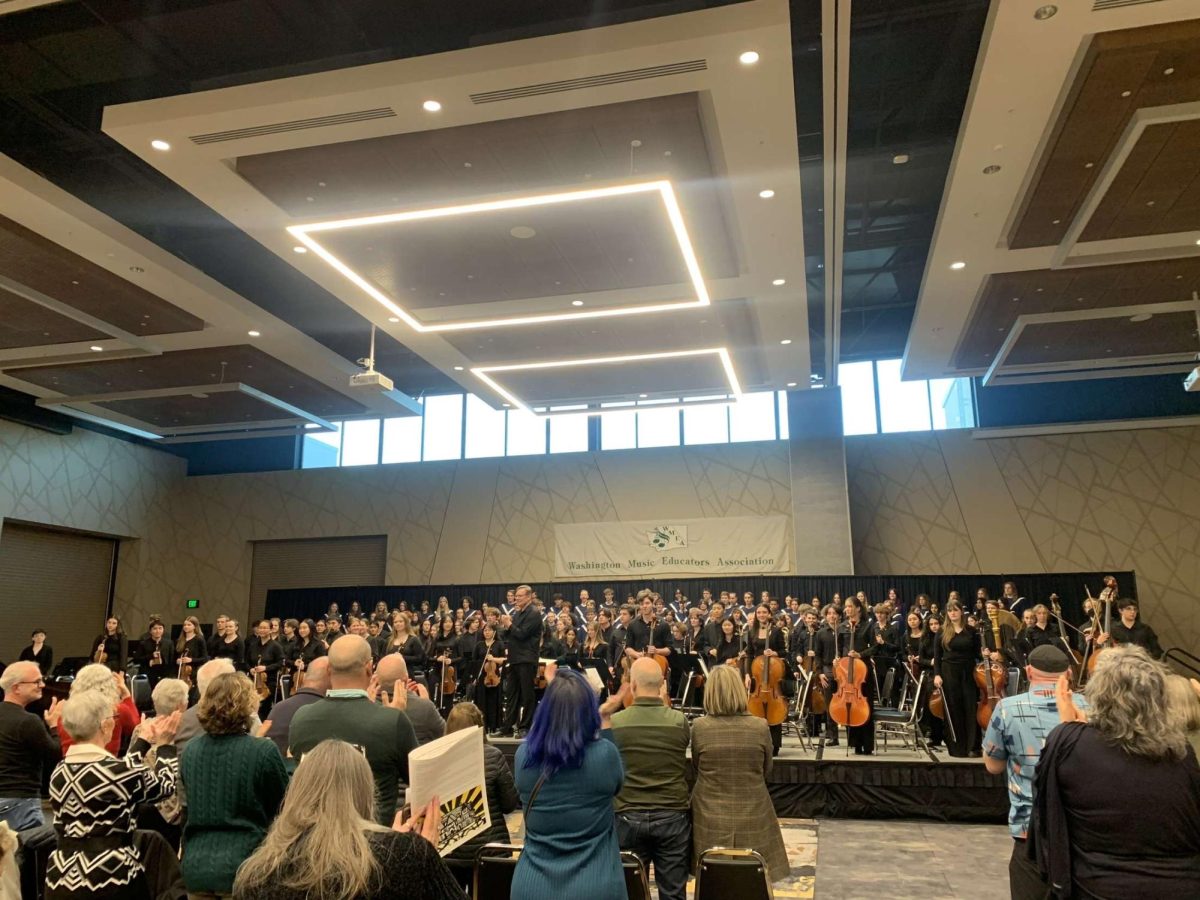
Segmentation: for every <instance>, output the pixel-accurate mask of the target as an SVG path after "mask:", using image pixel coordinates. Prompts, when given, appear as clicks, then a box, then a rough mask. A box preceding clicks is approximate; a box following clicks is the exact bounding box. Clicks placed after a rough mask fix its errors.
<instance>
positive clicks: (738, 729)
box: [692, 666, 791, 881]
mask: <svg viewBox="0 0 1200 900" xmlns="http://www.w3.org/2000/svg"><path fill="white" fill-rule="evenodd" d="M704 712H705V713H706V715H705V716H704V717H703V718H700V719H697V720H696V721H695V722H693V723H692V759H693V760H694V761H695V764H696V786H695V788H694V789H693V790H692V845H693V847H694V851H693V852H694V856H693V859H692V864H693V867H694V866H695V864H696V862H697V861H698V860H699V856H700V853H701V852H702V851H704V850H707V849H708V848H709V847H739V848H749V849H753V850H757V851H758V852H759V853H761V854H762V855H763V856H764V857H766V860H767V870H768V872H769V873H770V876H771V880H772V881H778V880H779V879H780V878H785V877H786V876H787V875H788V874H789V872H790V871H791V870H790V867H789V866H788V858H787V851H786V850H785V849H784V847H783V834H782V833H781V832H780V830H779V820H778V819H777V818H775V810H774V807H773V806H772V805H771V796H770V794H768V793H767V776H768V775H769V774H770V773H771V732H770V729H769V728H768V727H767V722H766V720H765V719H760V718H757V717H756V716H752V715H750V714H749V713H747V712H746V688H745V686H744V685H743V684H742V679H741V677H740V676H739V675H738V672H737V670H736V669H734V668H733V667H732V666H713V667H712V668H711V669H709V675H708V680H707V681H706V682H705V685H704Z"/></svg>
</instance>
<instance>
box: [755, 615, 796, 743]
mask: <svg viewBox="0 0 1200 900" xmlns="http://www.w3.org/2000/svg"><path fill="white" fill-rule="evenodd" d="M760 656H766V657H769V658H778V659H780V660H781V661H783V663H784V671H785V672H786V671H787V645H786V643H785V641H784V638H783V632H782V631H781V630H780V629H778V628H776V627H775V625H774V622H773V618H772V616H771V607H769V606H767V604H765V603H763V604H761V605H759V607H758V608H757V609H756V610H755V611H754V621H753V622H751V623H750V628H749V630H748V631H747V632H746V672H745V679H746V691H747V692H749V691H751V690H753V689H754V688H755V687H756V685H754V684H752V679H751V674H750V673H751V672H752V671H753V666H754V660H756V659H758V658H759V657H760ZM763 671H764V672H765V671H766V667H765V666H764V668H763ZM770 729H771V750H772V754H773V755H778V754H779V748H780V747H781V746H782V744H783V725H782V723H781V724H779V725H772V726H770Z"/></svg>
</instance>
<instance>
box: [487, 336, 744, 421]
mask: <svg viewBox="0 0 1200 900" xmlns="http://www.w3.org/2000/svg"><path fill="white" fill-rule="evenodd" d="M708 355H715V356H717V357H718V358H719V359H720V361H721V366H722V367H723V368H724V369H725V377H726V378H727V379H728V380H729V393H730V395H731V396H730V398H729V399H727V400H718V401H712V400H709V401H708V402H726V403H732V402H736V401H738V400H740V399H741V396H742V386H741V383H740V382H739V381H738V377H737V372H736V371H734V368H733V360H732V358H730V355H729V350H728V349H727V348H725V347H708V348H705V349H702V350H671V351H666V352H663V353H638V354H634V355H630V356H596V357H592V358H589V359H560V360H548V361H544V362H534V363H516V364H512V365H502V366H478V367H475V368H472V369H471V373H472V374H473V375H475V376H476V377H477V378H479V379H480V380H481V381H482V382H483V383H484V384H486V385H487V386H488V387H490V388H491V389H492V390H493V391H495V392H496V393H497V394H499V395H500V396H501V397H503V398H504V399H505V400H507V401H508V402H509V403H510V404H511V405H512V406H514V407H516V408H517V409H522V410H525V411H526V412H528V413H531V414H532V415H535V416H537V417H538V418H547V417H550V416H555V415H576V416H579V415H588V416H598V415H600V414H601V413H602V412H611V411H612V409H613V408H612V407H609V408H607V409H589V410H571V411H569V412H568V411H567V410H561V409H560V410H554V411H552V410H546V409H544V408H540V407H539V408H537V409H532V408H530V406H529V405H528V404H527V403H526V402H525V401H523V400H522V399H521V398H520V397H517V396H516V395H515V394H513V393H512V392H511V391H510V390H508V389H507V388H505V387H503V386H502V385H501V384H500V383H499V382H498V381H497V380H496V379H495V378H493V377H492V376H493V374H495V373H500V372H529V371H535V370H539V369H569V368H578V367H580V366H607V365H624V364H626V363H635V362H647V361H650V360H659V359H679V358H681V357H688V356H708ZM635 393H636V391H635ZM685 405H687V406H696V405H701V404H698V403H691V404H688V403H686V402H685V401H683V400H681V401H679V402H677V403H672V404H662V405H659V404H653V405H641V406H633V405H631V406H629V407H627V408H628V409H630V410H637V409H680V408H682V407H683V406H685Z"/></svg>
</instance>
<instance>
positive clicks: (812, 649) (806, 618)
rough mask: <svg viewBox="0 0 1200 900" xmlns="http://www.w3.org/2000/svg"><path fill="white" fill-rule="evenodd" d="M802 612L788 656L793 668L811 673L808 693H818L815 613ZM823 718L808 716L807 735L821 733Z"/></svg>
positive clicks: (791, 640)
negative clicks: (811, 677)
mask: <svg viewBox="0 0 1200 900" xmlns="http://www.w3.org/2000/svg"><path fill="white" fill-rule="evenodd" d="M802 609H803V610H804V611H803V613H802V614H801V615H800V621H799V622H797V623H796V627H795V628H794V629H793V630H792V634H791V639H790V641H789V646H788V654H789V656H790V657H791V659H792V663H793V664H794V668H796V669H798V670H804V669H808V671H810V672H812V673H813V678H814V681H813V682H812V685H811V686H810V687H809V690H810V691H819V690H820V689H821V683H820V680H819V679H818V675H819V674H820V672H821V666H820V663H819V662H818V660H817V656H818V652H817V634H818V632H819V629H818V628H817V611H816V610H815V609H814V608H813V607H811V606H804V607H802ZM824 718H825V714H824V713H821V714H820V715H816V714H813V713H811V712H810V713H809V714H808V719H809V721H808V729H807V730H808V733H809V735H811V736H813V737H816V736H817V735H819V734H820V733H821V727H822V726H821V723H822V721H823V720H824Z"/></svg>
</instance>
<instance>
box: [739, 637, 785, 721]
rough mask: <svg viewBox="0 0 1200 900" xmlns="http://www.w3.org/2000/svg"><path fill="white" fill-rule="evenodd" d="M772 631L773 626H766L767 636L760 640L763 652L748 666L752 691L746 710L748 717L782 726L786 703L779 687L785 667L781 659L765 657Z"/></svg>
mask: <svg viewBox="0 0 1200 900" xmlns="http://www.w3.org/2000/svg"><path fill="white" fill-rule="evenodd" d="M752 627H753V626H752ZM774 630H775V629H774V626H767V635H766V637H764V638H762V642H763V652H762V653H760V654H759V655H758V656H756V657H755V658H754V661H753V662H752V663H751V664H750V679H751V681H752V683H753V685H754V690H753V691H751V692H750V696H749V698H748V700H747V702H746V709H747V711H748V712H749V713H750V715H752V716H758V717H759V718H760V719H766V721H767V724H768V725H782V724H783V720H784V719H786V718H787V701H786V700H784V699H783V694H782V693H780V690H779V685H780V683H781V682H782V681H783V674H784V670H785V669H786V668H787V666H786V665H785V664H784V661H783V659H782V657H779V656H767V651H768V650H770V649H771V635H772V633H773V632H774ZM748 643H749V635H747V644H748Z"/></svg>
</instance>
